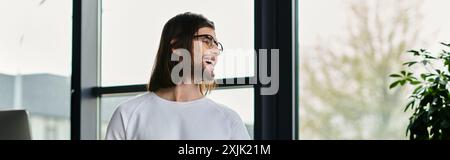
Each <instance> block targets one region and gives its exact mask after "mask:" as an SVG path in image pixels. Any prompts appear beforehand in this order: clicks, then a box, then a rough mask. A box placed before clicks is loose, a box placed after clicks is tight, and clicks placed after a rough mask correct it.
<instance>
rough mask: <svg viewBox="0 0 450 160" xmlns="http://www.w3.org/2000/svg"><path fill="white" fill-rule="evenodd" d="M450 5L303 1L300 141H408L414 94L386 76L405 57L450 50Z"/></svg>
mask: <svg viewBox="0 0 450 160" xmlns="http://www.w3.org/2000/svg"><path fill="white" fill-rule="evenodd" d="M324 4H327V5H324ZM449 5H450V3H449V2H448V1H445V0H424V1H389V0H368V1H364V2H362V1H346V0H337V1H327V0H299V4H298V14H299V15H298V18H299V19H298V21H299V26H298V27H299V32H298V38H299V55H300V56H299V57H300V58H299V67H300V70H299V77H300V79H299V88H298V90H299V93H300V97H299V102H300V104H299V105H300V106H299V107H300V111H299V115H300V139H406V138H407V137H406V135H405V132H406V127H407V124H408V118H409V116H410V113H404V112H403V109H404V106H405V102H406V101H407V93H409V92H408V91H407V90H389V87H388V86H389V83H390V82H391V79H390V78H389V77H388V75H389V74H391V73H392V72H396V71H398V70H400V68H401V65H402V64H401V63H402V62H403V61H404V60H405V58H407V57H404V56H402V55H403V53H404V52H405V51H407V50H409V49H415V48H433V49H440V46H437V44H439V42H447V43H448V41H449V40H450V39H448V37H450V21H448V20H447V19H448V18H447V17H446V16H445V15H446V14H445V13H444V12H445V6H449ZM323 11H326V12H323ZM446 38H447V39H446ZM435 44H436V45H435Z"/></svg>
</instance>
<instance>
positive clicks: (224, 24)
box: [99, 0, 255, 139]
mask: <svg viewBox="0 0 450 160" xmlns="http://www.w3.org/2000/svg"><path fill="white" fill-rule="evenodd" d="M175 3H176V4H178V5H176V6H173V4H175ZM217 6H221V7H217ZM101 7H102V18H101V19H102V20H101V55H102V56H101V73H100V75H101V87H99V90H102V89H108V88H109V89H111V88H115V89H117V87H118V88H128V89H125V90H122V91H120V92H114V93H125V94H127V93H128V94H127V95H115V94H111V93H110V92H102V93H100V95H99V96H101V100H100V101H101V102H100V104H101V108H100V109H101V112H100V114H101V116H100V117H101V118H100V119H101V122H100V128H101V129H100V132H101V133H100V137H101V139H103V138H104V137H105V132H106V128H107V125H108V123H109V120H110V118H111V116H112V113H113V112H114V110H115V109H116V107H117V105H118V104H119V103H120V102H123V101H124V100H126V99H128V98H131V97H133V96H135V95H137V94H138V93H142V92H144V91H145V87H144V84H146V83H147V82H148V80H149V78H150V74H151V70H152V67H153V63H154V58H155V56H156V52H157V48H158V45H159V40H160V35H161V32H162V28H163V26H164V24H165V23H166V22H167V21H168V20H169V19H170V18H172V17H173V16H175V15H177V14H180V13H184V12H193V13H200V14H203V15H204V16H205V17H207V18H208V19H210V20H212V21H213V22H214V23H215V26H216V34H217V37H218V39H219V41H220V42H221V43H222V44H223V45H224V48H225V50H224V53H223V54H221V55H220V57H219V62H218V64H217V66H216V67H215V73H216V78H217V79H225V78H243V77H252V76H254V67H255V65H254V59H253V56H254V10H253V8H254V2H253V1H241V0H230V1H209V0H193V1H183V0H168V1H160V2H158V3H155V2H153V1H146V0H137V1H134V3H128V1H120V0H107V1H102V4H101ZM168 8H170V9H168ZM231 9H232V10H233V11H232V12H230V10H231ZM225 13H226V14H225ZM230 17H235V18H230ZM136 84H137V85H138V86H136ZM130 86H134V87H133V88H134V89H135V87H137V88H138V89H136V90H133V91H131V90H129V87H130ZM225 86H226V85H225ZM130 92H134V93H130ZM136 92H138V93H136ZM208 97H209V98H211V99H213V100H214V101H216V102H218V103H221V104H224V105H226V106H228V107H230V108H232V109H233V110H235V111H236V112H237V113H238V114H239V115H240V117H241V118H242V119H243V121H244V122H245V124H246V126H247V129H248V130H249V133H250V135H251V136H253V125H254V121H253V119H254V98H253V97H254V95H253V87H252V85H245V86H244V87H240V88H234V87H227V89H223V88H221V87H219V88H218V89H216V90H214V91H213V92H212V94H211V95H208ZM236 97H238V99H239V101H236V100H235V99H236ZM237 102H239V103H237Z"/></svg>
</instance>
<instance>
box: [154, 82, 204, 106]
mask: <svg viewBox="0 0 450 160" xmlns="http://www.w3.org/2000/svg"><path fill="white" fill-rule="evenodd" d="M155 94H156V95H158V96H159V97H161V98H163V99H166V100H169V101H176V102H189V101H193V100H197V99H200V98H203V96H204V95H203V94H202V93H201V92H200V88H199V86H198V85H195V84H180V85H176V86H175V87H172V88H164V89H160V90H158V91H156V92H155Z"/></svg>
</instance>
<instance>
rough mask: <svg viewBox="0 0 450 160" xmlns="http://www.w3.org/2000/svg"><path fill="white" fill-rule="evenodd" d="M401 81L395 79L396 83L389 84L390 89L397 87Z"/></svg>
mask: <svg viewBox="0 0 450 160" xmlns="http://www.w3.org/2000/svg"><path fill="white" fill-rule="evenodd" d="M400 81H401V80H398V81H395V82H394V83H392V84H391V85H389V89H392V88H394V87H396V86H397V85H398V84H399V83H400Z"/></svg>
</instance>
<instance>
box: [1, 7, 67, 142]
mask: <svg viewBox="0 0 450 160" xmlns="http://www.w3.org/2000/svg"><path fill="white" fill-rule="evenodd" d="M11 15H14V16H11ZM0 19H1V20H2V25H0V35H1V36H0V57H1V58H0V84H1V85H0V109H26V110H27V111H28V112H29V116H30V124H31V131H32V132H31V133H32V138H33V139H69V137H70V121H69V115H70V113H69V111H70V76H71V44H72V43H71V42H72V41H71V38H72V37H71V33H72V30H71V29H72V1H71V0H58V1H36V0H24V1H0Z"/></svg>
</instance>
